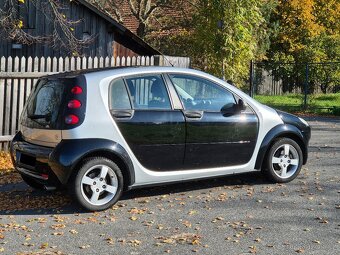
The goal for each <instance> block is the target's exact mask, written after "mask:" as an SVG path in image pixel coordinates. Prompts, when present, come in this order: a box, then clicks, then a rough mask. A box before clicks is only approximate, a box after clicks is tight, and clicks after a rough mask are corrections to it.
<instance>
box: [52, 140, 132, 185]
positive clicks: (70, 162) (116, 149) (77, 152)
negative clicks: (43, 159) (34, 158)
mask: <svg viewBox="0 0 340 255" xmlns="http://www.w3.org/2000/svg"><path fill="white" fill-rule="evenodd" d="M96 153H98V154H97V155H100V154H101V153H105V154H111V155H114V156H116V157H118V158H119V159H120V160H121V161H123V162H124V164H125V165H126V166H127V169H126V170H127V171H128V174H129V177H130V181H129V183H127V185H129V186H130V185H132V184H133V183H134V182H135V173H134V168H133V164H132V161H131V159H130V157H129V155H128V153H127V152H126V150H125V149H124V148H123V147H122V146H121V145H120V144H118V143H116V142H114V141H111V140H107V139H97V138H89V139H69V140H62V141H61V142H60V143H59V144H58V145H57V147H55V149H54V150H53V151H52V153H51V154H50V157H49V158H50V162H49V165H50V167H51V168H52V169H53V172H54V173H55V174H56V175H57V177H58V179H59V180H60V182H61V183H62V184H66V183H67V181H68V179H69V178H70V176H71V174H72V172H73V170H74V168H75V167H76V166H77V164H78V163H80V162H81V160H82V159H84V158H85V157H87V156H89V155H91V154H96Z"/></svg>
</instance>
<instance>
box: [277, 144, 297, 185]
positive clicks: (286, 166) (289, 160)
mask: <svg viewBox="0 0 340 255" xmlns="http://www.w3.org/2000/svg"><path fill="white" fill-rule="evenodd" d="M299 161H300V158H299V153H298V152H297V150H296V149H295V148H294V147H293V146H292V145H290V144H283V145H281V146H280V147H278V148H277V149H276V150H275V152H274V154H273V156H272V168H273V170H274V173H275V174H276V175H277V176H278V177H280V178H282V179H287V178H290V177H292V176H293V175H294V174H295V173H296V171H297V170H298V169H299Z"/></svg>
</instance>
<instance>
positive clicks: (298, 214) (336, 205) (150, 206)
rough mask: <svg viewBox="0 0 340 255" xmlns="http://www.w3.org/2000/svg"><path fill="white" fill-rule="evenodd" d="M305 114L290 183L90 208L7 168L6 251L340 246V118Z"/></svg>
mask: <svg viewBox="0 0 340 255" xmlns="http://www.w3.org/2000/svg"><path fill="white" fill-rule="evenodd" d="M309 121H310V124H311V125H312V140H311V144H310V145H311V147H310V154H309V162H308V164H307V165H306V166H304V167H303V170H302V172H301V174H300V176H299V177H298V178H297V179H296V180H295V181H293V182H291V183H289V184H284V185H282V184H271V183H268V182H267V181H266V180H265V179H263V178H262V176H261V175H260V174H245V175H238V176H232V177H224V178H220V179H216V180H205V181H197V182H190V183H185V184H176V185H169V186H163V187H157V188H146V189H141V190H135V191H131V192H129V193H127V194H125V195H124V197H123V199H122V200H121V201H120V202H119V203H118V204H117V206H115V207H114V208H113V209H110V210H107V211H105V212H100V213H85V212H82V211H81V210H80V209H79V208H77V207H76V206H74V205H72V204H71V202H70V200H69V198H68V197H67V196H66V197H65V196H64V195H62V194H55V193H50V194H46V193H44V192H37V191H35V192H33V191H32V190H30V189H29V188H28V187H27V186H26V185H25V184H24V183H22V182H21V181H20V178H19V177H18V176H17V175H13V174H9V175H7V176H6V179H4V177H2V179H1V180H0V185H1V186H0V191H1V192H0V210H1V211H0V254H1V252H2V253H3V254H17V253H19V254H164V253H165V254H166V253H169V254H195V253H197V254H249V253H257V254H280V255H281V254H298V253H302V254H318V255H319V254H327V255H331V254H340V199H339V198H340V164H339V161H340V120H328V119H323V120H322V119H320V120H319V121H316V120H315V119H314V120H313V119H309ZM8 182H12V183H11V184H5V183H8ZM25 251H26V253H25ZM27 252H28V253H27ZM30 252H32V253H30Z"/></svg>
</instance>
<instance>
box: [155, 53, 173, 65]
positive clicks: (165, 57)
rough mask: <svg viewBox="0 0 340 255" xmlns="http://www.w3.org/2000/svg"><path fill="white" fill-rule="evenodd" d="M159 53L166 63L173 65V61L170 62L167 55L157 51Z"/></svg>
mask: <svg viewBox="0 0 340 255" xmlns="http://www.w3.org/2000/svg"><path fill="white" fill-rule="evenodd" d="M159 54H160V55H161V56H162V57H163V58H164V59H165V60H166V61H168V63H169V64H170V65H171V66H172V67H175V66H174V64H173V63H171V62H170V60H169V59H168V58H167V56H165V55H164V54H163V53H162V52H160V51H159Z"/></svg>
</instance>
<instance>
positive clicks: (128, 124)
mask: <svg viewBox="0 0 340 255" xmlns="http://www.w3.org/2000/svg"><path fill="white" fill-rule="evenodd" d="M115 121H116V123H117V125H118V127H119V130H120V131H121V132H122V134H123V136H124V139H125V140H126V142H127V143H128V145H129V147H130V148H131V150H132V151H133V153H134V155H135V156H136V158H137V159H138V161H139V162H140V163H141V164H142V165H143V166H144V167H146V168H147V169H150V170H153V171H169V170H177V169H181V168H182V167H183V157H184V150H185V119H184V116H183V113H182V112H181V111H180V110H134V114H133V116H132V117H131V118H129V119H124V118H121V119H120V118H115Z"/></svg>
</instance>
